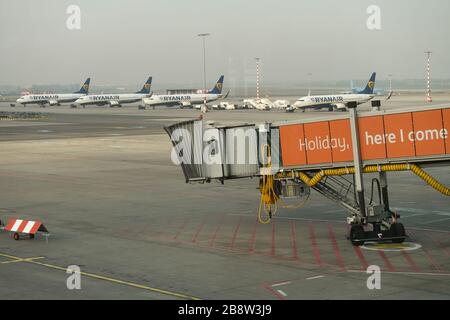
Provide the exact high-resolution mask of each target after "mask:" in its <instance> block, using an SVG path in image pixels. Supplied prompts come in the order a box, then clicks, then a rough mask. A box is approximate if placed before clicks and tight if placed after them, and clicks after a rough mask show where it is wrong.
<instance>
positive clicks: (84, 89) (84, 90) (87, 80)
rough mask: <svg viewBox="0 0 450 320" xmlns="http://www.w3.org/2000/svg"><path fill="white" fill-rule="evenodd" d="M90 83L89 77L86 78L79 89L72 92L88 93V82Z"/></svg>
mask: <svg viewBox="0 0 450 320" xmlns="http://www.w3.org/2000/svg"><path fill="white" fill-rule="evenodd" d="M90 83H91V78H87V79H86V81H85V82H84V84H83V85H82V86H81V88H80V90H78V91H77V92H74V93H83V94H88V93H89V84H90Z"/></svg>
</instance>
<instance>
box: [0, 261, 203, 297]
mask: <svg viewBox="0 0 450 320" xmlns="http://www.w3.org/2000/svg"><path fill="white" fill-rule="evenodd" d="M0 256H1V257H5V258H10V259H14V260H20V261H23V262H28V263H32V264H36V265H39V266H43V267H46V268H50V269H54V270H60V271H64V272H66V271H67V268H64V267H60V266H55V265H52V264H48V263H43V262H39V261H35V260H30V259H33V258H20V257H16V256H12V255H8V254H4V253H1V252H0ZM39 258H40V257H39ZM8 262H9V261H8ZM11 262H13V261H11ZM80 274H81V275H83V276H85V277H88V278H92V279H98V280H104V281H108V282H112V283H117V284H122V285H125V286H129V287H133V288H138V289H143V290H147V291H152V292H156V293H160V294H164V295H168V296H172V297H177V298H180V299H189V300H201V299H200V298H197V297H194V296H190V295H186V294H182V293H178V292H173V291H168V290H164V289H159V288H154V287H149V286H145V285H142V284H138V283H134V282H129V281H124V280H119V279H114V278H110V277H106V276H101V275H98V274H94V273H89V272H83V271H81V272H80Z"/></svg>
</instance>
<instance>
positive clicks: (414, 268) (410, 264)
mask: <svg viewBox="0 0 450 320" xmlns="http://www.w3.org/2000/svg"><path fill="white" fill-rule="evenodd" d="M402 255H403V257H404V258H405V260H406V261H407V262H408V264H409V266H410V267H411V269H412V270H413V271H415V272H419V271H420V269H419V267H417V265H416V263H415V262H414V260H413V259H412V258H411V256H410V255H409V254H408V252H406V251H402Z"/></svg>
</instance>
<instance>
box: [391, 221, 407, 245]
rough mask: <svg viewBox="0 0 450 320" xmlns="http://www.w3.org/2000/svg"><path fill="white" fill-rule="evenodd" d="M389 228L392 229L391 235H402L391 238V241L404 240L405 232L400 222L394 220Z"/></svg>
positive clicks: (400, 241) (398, 241)
mask: <svg viewBox="0 0 450 320" xmlns="http://www.w3.org/2000/svg"><path fill="white" fill-rule="evenodd" d="M390 230H392V235H393V236H394V237H402V238H400V239H392V242H393V243H403V241H405V237H406V232H405V227H404V226H403V224H402V223H399V222H396V223H393V224H391V228H390Z"/></svg>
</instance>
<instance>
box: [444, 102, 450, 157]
mask: <svg viewBox="0 0 450 320" xmlns="http://www.w3.org/2000/svg"><path fill="white" fill-rule="evenodd" d="M442 119H443V123H444V130H445V131H444V133H445V139H444V143H445V153H447V154H450V109H443V110H442Z"/></svg>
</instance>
